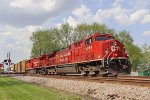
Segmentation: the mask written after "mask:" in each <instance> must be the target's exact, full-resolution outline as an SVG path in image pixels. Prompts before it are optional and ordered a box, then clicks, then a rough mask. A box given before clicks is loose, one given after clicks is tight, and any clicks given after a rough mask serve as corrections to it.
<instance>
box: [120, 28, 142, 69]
mask: <svg viewBox="0 0 150 100" xmlns="http://www.w3.org/2000/svg"><path fill="white" fill-rule="evenodd" d="M117 38H118V39H119V41H121V42H122V43H123V44H124V45H125V48H126V51H127V54H128V55H129V58H130V60H131V63H132V69H133V71H136V70H137V67H138V66H140V63H141V61H142V57H143V54H142V49H141V48H140V47H138V46H137V45H135V44H134V41H133V38H132V37H131V36H130V34H129V32H127V31H125V30H123V31H121V32H119V34H118V35H117Z"/></svg>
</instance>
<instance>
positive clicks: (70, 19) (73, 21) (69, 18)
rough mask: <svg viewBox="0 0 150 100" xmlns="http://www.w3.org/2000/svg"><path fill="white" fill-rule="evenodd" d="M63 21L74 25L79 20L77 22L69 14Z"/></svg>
mask: <svg viewBox="0 0 150 100" xmlns="http://www.w3.org/2000/svg"><path fill="white" fill-rule="evenodd" d="M64 21H65V22H67V23H68V24H69V25H70V26H72V27H76V26H77V25H78V24H79V22H77V21H76V20H75V19H74V18H73V17H71V16H69V17H68V19H67V20H66V19H65V20H64Z"/></svg>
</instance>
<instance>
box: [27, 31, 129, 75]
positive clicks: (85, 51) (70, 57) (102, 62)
mask: <svg viewBox="0 0 150 100" xmlns="http://www.w3.org/2000/svg"><path fill="white" fill-rule="evenodd" d="M128 59H129V57H128V55H127V54H126V52H125V47H124V45H123V44H122V43H121V42H119V41H118V40H116V39H115V38H114V37H113V36H111V35H110V34H100V33H96V34H94V35H92V36H89V37H87V38H86V39H83V40H81V41H78V42H76V43H73V44H71V45H69V46H68V47H67V48H65V49H63V50H59V51H55V52H51V53H49V54H48V55H41V56H40V57H38V58H32V59H29V60H27V61H26V72H27V73H29V74H63V75H66V74H82V75H89V74H90V75H100V74H101V75H109V74H113V75H116V74H119V73H123V74H130V72H131V66H130V62H129V60H128Z"/></svg>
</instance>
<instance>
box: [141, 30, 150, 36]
mask: <svg viewBox="0 0 150 100" xmlns="http://www.w3.org/2000/svg"><path fill="white" fill-rule="evenodd" d="M142 35H143V36H147V35H150V31H145V32H143V34H142Z"/></svg>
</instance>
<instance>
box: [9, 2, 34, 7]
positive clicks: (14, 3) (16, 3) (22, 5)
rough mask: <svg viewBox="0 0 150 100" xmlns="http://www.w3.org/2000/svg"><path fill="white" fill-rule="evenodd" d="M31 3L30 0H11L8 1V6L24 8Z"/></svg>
mask: <svg viewBox="0 0 150 100" xmlns="http://www.w3.org/2000/svg"><path fill="white" fill-rule="evenodd" d="M31 4H32V0H13V1H12V2H10V4H9V5H10V7H14V8H24V7H27V6H29V5H31Z"/></svg>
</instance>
